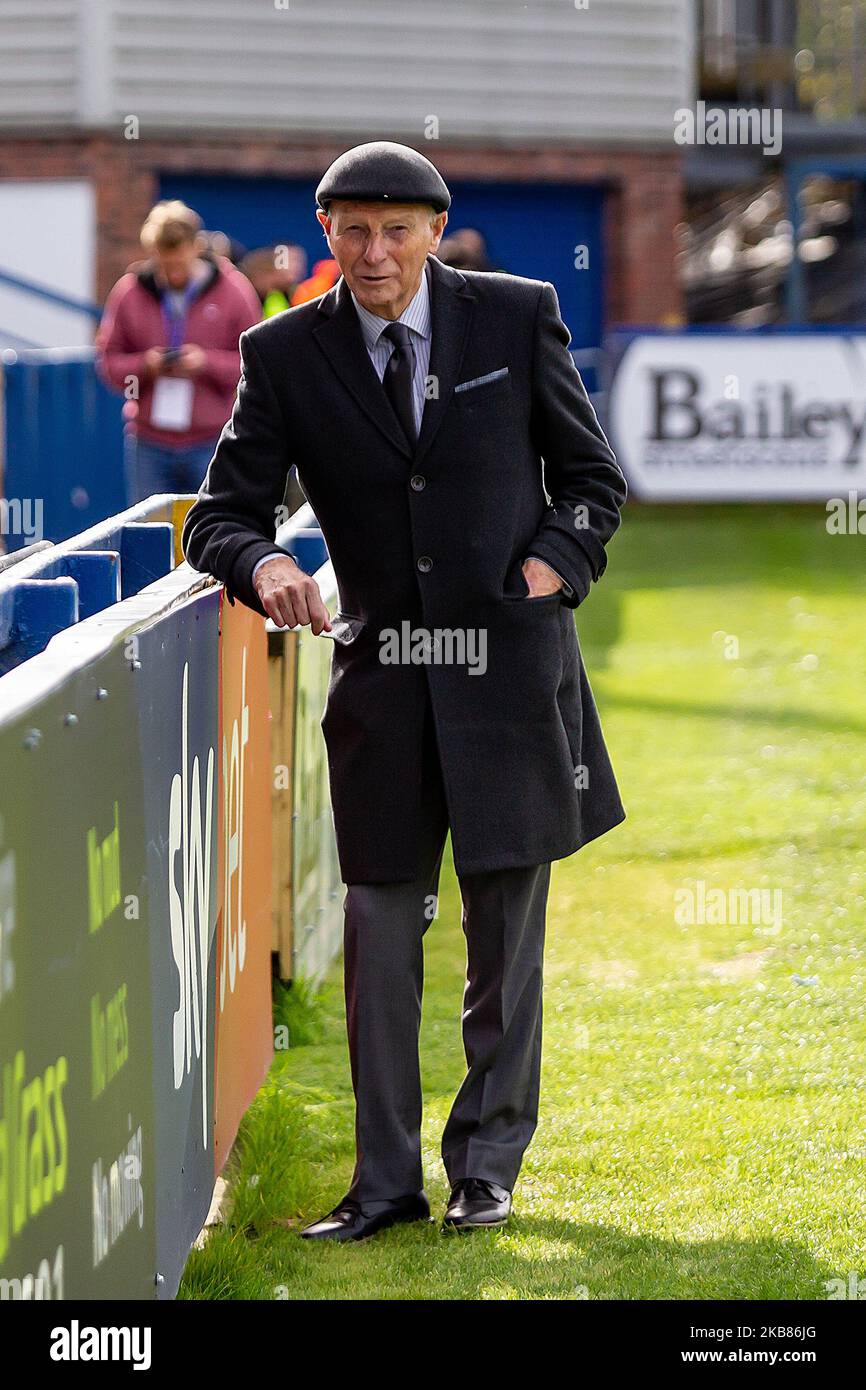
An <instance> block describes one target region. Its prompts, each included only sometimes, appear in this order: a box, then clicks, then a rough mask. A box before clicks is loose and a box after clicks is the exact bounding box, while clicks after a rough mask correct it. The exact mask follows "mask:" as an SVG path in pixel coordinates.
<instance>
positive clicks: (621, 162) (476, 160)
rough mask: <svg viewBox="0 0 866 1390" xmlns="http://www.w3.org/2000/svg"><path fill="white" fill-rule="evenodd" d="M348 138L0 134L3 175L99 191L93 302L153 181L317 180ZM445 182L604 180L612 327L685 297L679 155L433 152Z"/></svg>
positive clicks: (129, 248)
mask: <svg viewBox="0 0 866 1390" xmlns="http://www.w3.org/2000/svg"><path fill="white" fill-rule="evenodd" d="M344 148H345V142H343V141H340V142H336V141H329V140H321V141H313V142H309V141H308V142H303V143H302V142H297V141H296V142H294V143H288V142H286V141H285V140H282V139H277V138H276V137H272V136H258V137H253V136H248V135H246V134H244V135H242V136H230V137H229V136H219V135H214V136H205V135H200V134H196V135H194V136H192V137H189V138H186V137H184V138H180V137H177V136H172V137H169V136H160V137H159V138H141V139H139V140H125V139H123V138H118V137H116V136H108V135H105V134H92V135H82V134H80V133H79V134H72V135H69V136H68V137H64V136H49V137H48V138H46V137H45V136H44V135H43V134H42V133H41V132H34V133H33V134H32V135H30V134H26V135H22V134H18V133H16V135H15V136H13V137H5V138H0V179H26V178H34V179H38V178H55V179H56V178H86V179H89V180H90V181H91V182H92V183H93V185H94V187H95V189H96V208H97V237H98V246H97V280H98V283H97V287H96V290H97V295H98V297H99V298H100V299H102V298H104V297H105V295H106V294H107V292H108V290H109V289H110V288H111V286H112V285H113V284H114V282H115V280H116V279H117V278H118V276H120V275H122V274H123V272H124V270H125V269H126V266H127V265H128V264H129V262H130V261H131V260H134V259H136V257H137V255H138V233H139V229H140V227H141V224H142V222H143V221H144V219H145V216H146V214H147V212H148V209H149V208H150V207H151V206H152V204H153V203H154V202H155V201H156V198H157V196H158V174H159V172H161V171H175V172H184V173H193V172H194V173H199V174H220V173H223V174H232V175H243V174H250V175H255V174H261V175H271V176H282V177H287V178H291V177H307V178H313V177H316V176H318V175H320V174H321V173H322V171H323V170H324V169H325V168H327V166H328V164H329V163H330V162H331V160H332V159H334V158H336V156H337V155H338V154H339V153H340V152H341V150H342V149H344ZM431 155H432V157H433V160H434V162H435V164H436V165H437V167H438V168H439V169H440V170H441V172H442V174H443V176H444V178H445V179H446V180H448V179H457V178H465V179H479V178H483V179H489V180H496V179H497V178H502V179H508V180H511V181H519V180H521V179H526V180H527V181H528V182H537V181H544V180H551V181H554V182H558V183H571V182H574V183H593V184H603V185H604V186H605V188H606V189H607V198H606V204H605V214H604V217H605V254H606V259H607V277H608V283H607V285H606V294H605V306H606V319H607V324H608V326H612V325H615V324H618V323H629V324H637V323H641V324H652V323H659V322H662V321H664V320H666V319H670V318H671V317H674V316H677V315H678V314H679V313H680V312H681V309H682V297H681V293H680V289H679V286H678V284H677V280H676V276H675V268H674V251H675V247H674V229H675V227H676V225H677V223H678V222H679V221H680V220H681V218H682V198H683V183H682V171H681V164H680V155H679V152H678V151H671V152H670V153H664V152H647V153H642V152H635V151H628V152H623V151H616V150H593V151H587V150H581V149H564V148H551V147H548V148H545V149H541V150H538V149H520V148H516V149H515V148H509V149H505V148H501V147H492V148H485V147H484V146H482V145H478V146H472V147H469V146H461V147H456V146H451V147H449V146H447V145H444V144H443V145H440V144H439V143H438V142H437V143H435V145H434V144H433V143H432V142H431Z"/></svg>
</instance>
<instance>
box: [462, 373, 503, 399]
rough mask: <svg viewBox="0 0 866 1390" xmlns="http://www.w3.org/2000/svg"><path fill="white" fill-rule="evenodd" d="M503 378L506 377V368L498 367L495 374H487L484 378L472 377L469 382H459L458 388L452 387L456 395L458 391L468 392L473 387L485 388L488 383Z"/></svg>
mask: <svg viewBox="0 0 866 1390" xmlns="http://www.w3.org/2000/svg"><path fill="white" fill-rule="evenodd" d="M503 376H508V368H507V367H499V368H498V369H497V370H496V371H495V372H488V373H487V374H486V376H474V377H473V378H472V380H471V381H461V383H460V385H459V386H455V387H454V392H455V394H456V393H457V392H458V391H470V390H471V389H472V387H473V386H486V385H487V383H488V381H499V379H500V377H503Z"/></svg>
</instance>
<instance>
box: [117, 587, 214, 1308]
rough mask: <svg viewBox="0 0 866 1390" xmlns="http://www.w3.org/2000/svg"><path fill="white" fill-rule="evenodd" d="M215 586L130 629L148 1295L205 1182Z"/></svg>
mask: <svg viewBox="0 0 866 1390" xmlns="http://www.w3.org/2000/svg"><path fill="white" fill-rule="evenodd" d="M220 594H221V590H220V589H219V588H216V587H214V588H211V589H208V590H206V591H205V592H204V593H203V594H199V595H196V596H195V597H194V598H193V599H190V600H187V601H186V602H185V603H183V604H178V605H177V606H176V607H174V608H172V609H171V611H170V613H169V614H168V615H167V616H166V617H165V618H163V619H162V620H161V621H160V622H158V623H155V624H153V625H152V626H150V627H145V628H144V629H143V630H142V631H141V632H140V633H138V634H137V637H136V642H137V649H136V653H135V655H136V658H137V660H138V661H139V663H140V666H139V668H138V670H137V671H136V682H137V690H138V701H139V707H138V708H139V713H138V721H139V732H140V755H141V761H142V766H143V768H144V783H143V795H144V835H145V843H146V845H147V881H148V918H149V922H150V935H151V945H152V955H151V998H152V1001H153V1090H154V1097H155V1101H154V1148H155V1152H156V1155H157V1162H158V1165H159V1172H158V1182H157V1188H156V1272H157V1288H156V1292H157V1296H159V1297H165V1298H171V1297H173V1296H174V1293H175V1292H176V1290H177V1285H178V1282H179V1280H180V1276H181V1274H182V1272H183V1267H184V1264H185V1263H186V1258H187V1254H188V1252H189V1247H190V1245H191V1244H192V1242H193V1241H194V1240H195V1238H196V1236H197V1235H198V1233H199V1231H200V1230H201V1228H202V1226H203V1225H204V1221H205V1217H206V1216H207V1212H208V1207H209V1205H210V1199H211V1194H212V1191H213V1184H214V1136H213V1125H214V1115H213V1097H214V1030H215V1001H216V949H215V943H216V923H217V884H218V871H217V824H218V801H217V798H218V785H219V783H218V777H219V771H218V761H217V747H218V741H219V740H218V699H219V665H218V658H219V606H220Z"/></svg>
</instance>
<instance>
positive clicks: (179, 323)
mask: <svg viewBox="0 0 866 1390" xmlns="http://www.w3.org/2000/svg"><path fill="white" fill-rule="evenodd" d="M197 288H198V286H197V285H196V284H195V283H194V282H192V283H190V284H189V285H187V287H186V289H185V290H184V292H183V303H182V306H181V309H180V312H179V313H175V312H174V310H173V309H172V304H171V300H170V298H169V292H168V290H163V293H162V319H163V323H164V324H165V334H166V337H167V338H168V346H169V348H171V349H172V351H174V352H176V351H177V349H178V348H180V347H183V344H184V339H185V336H186V321H187V317H188V315H189V306H190V304H191V303H192V300H193V296H194V295H195V292H196V290H197Z"/></svg>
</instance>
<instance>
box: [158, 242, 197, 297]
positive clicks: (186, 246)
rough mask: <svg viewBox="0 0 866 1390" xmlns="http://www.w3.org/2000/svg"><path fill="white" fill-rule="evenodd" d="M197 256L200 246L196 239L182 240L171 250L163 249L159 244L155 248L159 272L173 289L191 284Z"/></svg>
mask: <svg viewBox="0 0 866 1390" xmlns="http://www.w3.org/2000/svg"><path fill="white" fill-rule="evenodd" d="M197 256H198V247H197V245H196V243H195V241H185V242H182V243H181V245H180V246H173V247H172V248H171V250H170V251H166V250H162V249H161V248H160V247H159V246H155V247H154V248H153V257H154V260H155V261H156V264H157V266H158V268H159V273H160V275H161V276H162V278H163V279H164V281H165V283H166V284H167V285H168V286H169V287H170V288H171V289H173V290H182V289H185V288H186V286H187V285H188V284H189V280H190V276H191V275H192V268H193V266H194V265H195V262H196V258H197Z"/></svg>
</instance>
